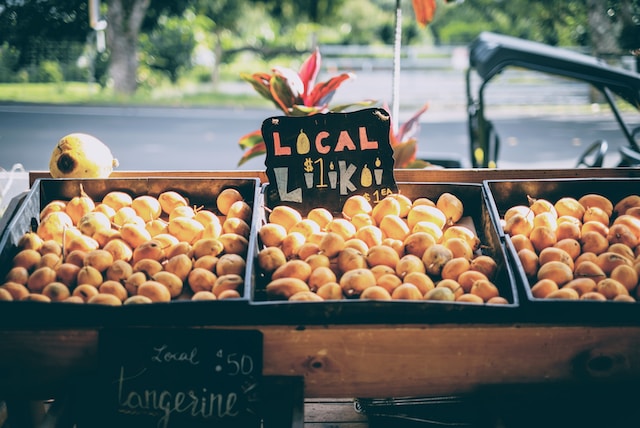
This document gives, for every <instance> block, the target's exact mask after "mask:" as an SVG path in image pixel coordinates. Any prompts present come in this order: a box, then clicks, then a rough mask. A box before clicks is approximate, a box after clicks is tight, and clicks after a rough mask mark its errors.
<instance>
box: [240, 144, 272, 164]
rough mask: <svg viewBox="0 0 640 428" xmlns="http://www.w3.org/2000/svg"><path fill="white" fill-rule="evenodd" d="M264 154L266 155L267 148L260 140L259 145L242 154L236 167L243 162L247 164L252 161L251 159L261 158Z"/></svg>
mask: <svg viewBox="0 0 640 428" xmlns="http://www.w3.org/2000/svg"><path fill="white" fill-rule="evenodd" d="M261 139H262V138H261ZM265 153H267V146H266V144H265V142H264V140H262V141H261V142H260V143H258V144H256V145H254V146H253V147H252V148H250V149H249V150H247V151H245V152H244V154H243V155H242V157H241V158H240V160H239V161H238V166H240V165H242V164H244V163H245V162H247V161H248V160H250V159H253V158H255V157H258V156H262V155H264V154H265Z"/></svg>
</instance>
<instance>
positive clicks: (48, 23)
mask: <svg viewBox="0 0 640 428" xmlns="http://www.w3.org/2000/svg"><path fill="white" fill-rule="evenodd" d="M87 17H88V12H87V2H86V0H65V1H58V2H53V1H36V0H24V1H20V2H16V1H11V0H0V45H2V44H6V46H10V47H11V48H12V51H13V52H14V53H16V54H17V60H16V61H14V64H13V67H14V69H13V70H12V71H13V72H17V71H18V70H19V69H20V68H26V67H28V66H32V65H36V66H37V65H38V64H39V63H40V61H45V60H51V61H57V60H59V55H61V54H66V53H67V52H68V51H69V47H70V45H71V44H73V43H76V44H78V43H84V42H85V41H86V39H87V35H88V34H89V33H90V31H91V29H90V28H89V21H88V19H87ZM51 42H56V43H55V45H57V46H55V45H54V44H52V43H51Z"/></svg>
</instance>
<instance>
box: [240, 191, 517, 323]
mask: <svg viewBox="0 0 640 428" xmlns="http://www.w3.org/2000/svg"><path fill="white" fill-rule="evenodd" d="M398 188H399V191H398V193H397V194H389V195H386V196H384V197H381V198H379V200H378V201H376V202H369V201H368V200H367V199H366V198H364V197H363V196H352V197H350V198H348V199H347V200H346V201H345V203H344V205H343V206H342V209H341V210H339V211H340V212H329V211H328V210H327V209H326V208H324V207H317V208H312V209H310V210H309V211H308V212H299V211H298V210H297V209H296V208H293V207H292V206H287V205H284V204H278V203H274V202H273V201H274V200H275V199H274V193H273V191H272V190H271V189H270V186H269V184H265V185H264V186H263V193H262V196H263V202H262V205H263V206H261V207H260V210H259V214H260V215H261V218H260V219H259V220H258V226H259V228H258V238H257V240H256V241H255V244H256V246H257V247H256V256H255V260H254V267H255V269H256V274H255V279H256V283H255V286H254V288H253V299H252V304H253V305H254V306H255V307H256V310H258V309H259V310H263V311H267V312H268V313H269V315H268V319H269V320H270V321H272V322H283V323H292V322H304V323H310V322H311V323H313V322H318V323H326V322H331V323H338V324H340V323H363V322H364V323H380V322H394V323H410V322H417V323H422V322H456V323H465V322H476V323H477V322H491V321H498V322H500V321H506V320H508V319H515V318H514V317H515V316H517V308H518V295H517V293H516V289H515V280H514V276H513V273H512V271H511V268H510V266H509V264H508V263H507V261H506V256H505V253H504V249H503V246H502V245H501V242H500V239H499V236H498V233H497V231H496V229H495V227H494V225H493V223H492V221H491V218H490V216H489V210H488V207H487V205H486V203H485V198H484V194H483V189H482V185H481V184H476V183H399V185H398Z"/></svg>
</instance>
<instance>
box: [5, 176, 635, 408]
mask: <svg viewBox="0 0 640 428" xmlns="http://www.w3.org/2000/svg"><path fill="white" fill-rule="evenodd" d="M46 176H48V174H47V173H45V172H33V173H31V176H30V181H31V183H33V182H34V181H35V179H37V178H39V177H46ZM140 176H144V177H158V176H162V177H168V176H171V177H259V178H260V179H261V180H265V179H266V176H265V173H264V171H216V172H209V171H202V172H200V171H162V172H160V171H117V172H115V173H114V174H113V177H118V178H125V177H140ZM638 176H640V171H639V170H636V169H591V170H588V169H575V170H518V171H513V170H455V169H454V170H451V169H448V170H441V169H428V170H397V171H396V181H397V182H447V183H453V182H475V183H480V182H482V181H483V180H488V179H491V180H505V179H506V180H508V179H543V178H555V179H559V178H585V177H603V178H604V177H611V178H634V177H638ZM639 319H640V318H639ZM152 324H153V322H152V321H150V325H152ZM203 328H212V329H216V328H222V329H253V330H259V331H260V332H262V334H263V338H264V355H263V357H264V361H263V374H264V375H265V376H293V377H301V378H302V379H303V383H304V396H305V397H306V398H324V397H336V398H351V397H371V398H374V397H410V396H438V395H456V394H465V393H470V392H473V391H475V390H477V389H478V388H481V387H484V386H491V385H522V384H542V385H545V384H546V385H553V384H556V383H558V384H569V385H573V386H575V387H576V388H577V389H579V388H580V387H581V385H597V384H599V383H602V384H611V383H614V384H615V383H618V382H620V383H627V382H636V383H637V382H640V321H638V323H623V324H616V323H607V321H606V320H601V319H594V321H593V323H591V322H584V323H582V322H580V323H568V324H567V323H557V324H556V323H551V324H538V323H528V322H523V323H507V324H500V323H490V324H469V323H465V324H464V325H459V324H451V323H448V324H429V323H427V324H393V323H380V324H353V325H317V324H314V325H269V324H268V323H265V324H264V325H263V324H261V325H235V326H205V327H203ZM98 335H99V329H96V328H53V329H46V328H43V329H37V330H34V329H29V328H19V327H18V328H10V329H2V330H0V343H1V344H2V351H1V352H0V367H2V368H3V370H0V397H4V398H17V399H27V400H41V399H48V398H51V397H55V396H56V395H58V394H61V393H64V391H65V390H66V389H68V388H69V387H72V386H73V385H74V384H75V382H76V381H78V380H82V379H83V378H84V377H86V376H91V375H93V374H95V370H97V344H98Z"/></svg>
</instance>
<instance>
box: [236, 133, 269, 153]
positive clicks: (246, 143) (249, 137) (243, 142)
mask: <svg viewBox="0 0 640 428" xmlns="http://www.w3.org/2000/svg"><path fill="white" fill-rule="evenodd" d="M261 142H262V143H264V141H263V139H262V131H260V130H257V131H253V132H250V133H248V134H246V135H244V136H242V137H240V140H239V141H238V144H239V145H240V147H241V148H243V149H248V148H251V147H254V146H256V145H258V144H260V143H261Z"/></svg>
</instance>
